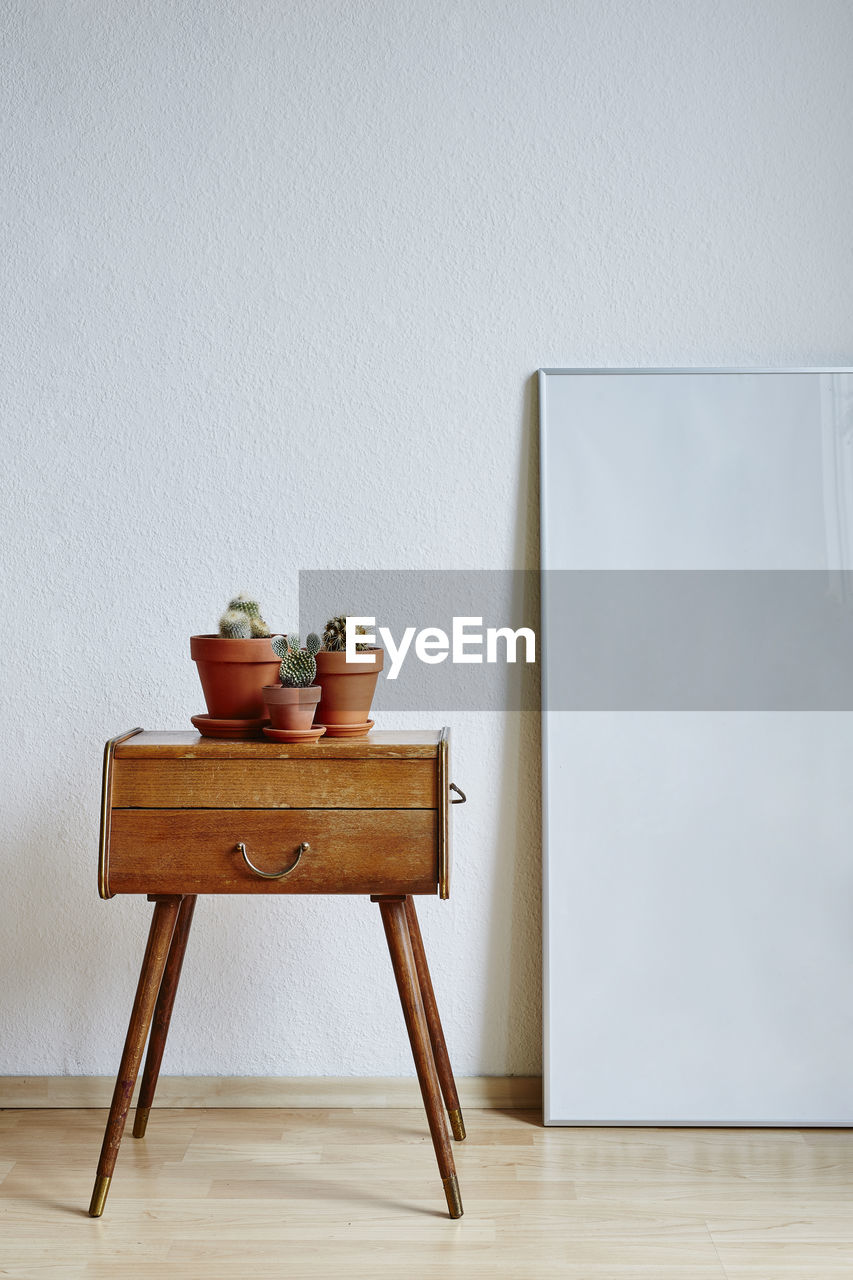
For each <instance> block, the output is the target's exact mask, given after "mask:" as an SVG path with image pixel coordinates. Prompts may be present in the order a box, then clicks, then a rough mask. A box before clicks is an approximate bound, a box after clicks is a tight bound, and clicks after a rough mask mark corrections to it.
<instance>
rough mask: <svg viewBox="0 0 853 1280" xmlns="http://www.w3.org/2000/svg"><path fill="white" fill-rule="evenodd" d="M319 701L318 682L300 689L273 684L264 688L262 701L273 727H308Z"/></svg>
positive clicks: (311, 722) (312, 721)
mask: <svg viewBox="0 0 853 1280" xmlns="http://www.w3.org/2000/svg"><path fill="white" fill-rule="evenodd" d="M319 701H320V686H319V685H318V684H309V685H306V686H305V687H304V688H302V689H290V688H287V687H286V686H285V685H282V684H274V685H268V686H267V687H266V688H265V689H264V702H265V703H266V707H267V714H268V715H269V718H270V720H271V721H272V727H273V728H274V729H310V728H311V725H312V724H313V723H314V712H315V711H316V710H317V703H318V702H319Z"/></svg>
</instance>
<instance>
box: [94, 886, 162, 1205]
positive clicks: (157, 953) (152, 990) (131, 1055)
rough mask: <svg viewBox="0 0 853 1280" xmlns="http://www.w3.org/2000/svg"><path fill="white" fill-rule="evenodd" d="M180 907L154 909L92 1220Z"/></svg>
mask: <svg viewBox="0 0 853 1280" xmlns="http://www.w3.org/2000/svg"><path fill="white" fill-rule="evenodd" d="M180 905H181V898H180V897H169V898H158V899H157V902H156V904H155V907H154V917H153V919H152V921H151V929H150V931H149V933H148V945H147V946H146V948H145V957H144V959H143V961H142V970H141V972H140V974H139V984H138V986H137V988H136V996H135V998H134V1001H133V1010H132V1012H131V1015H130V1025H129V1026H128V1028H127V1038H126V1039H125V1042H124V1052H123V1053H122V1055H121V1065H120V1066H119V1069H118V1078H117V1079H116V1087H115V1090H114V1091H113V1100H112V1103H111V1105H110V1114H109V1119H108V1120H107V1129H106V1133H105V1134H104V1142H103V1146H102V1147H101V1158H100V1160H99V1161H98V1173H97V1177H96V1178H95V1189H94V1191H93V1192H92V1202H91V1204H90V1205H89V1216H90V1217H91V1218H99V1217H100V1216H101V1214H102V1213H103V1212H104V1204H105V1203H106V1199H107V1192H108V1191H109V1189H110V1179H111V1178H112V1176H113V1169H114V1168H115V1163H116V1157H117V1155H118V1149H119V1144H120V1143H121V1137H122V1134H123V1133H124V1125H125V1121H126V1120H127V1113H128V1111H129V1110H130V1102H131V1098H132V1097H133V1088H134V1085H135V1084H136V1077H137V1075H138V1074H139V1064H140V1062H141V1061H142V1051H143V1049H144V1048H145V1040H146V1038H147V1036H148V1028H149V1027H150V1026H151V1017H152V1015H153V1013H154V1002H155V1000H156V999H157V992H158V991H159V990H160V981H161V979H162V977H163V970H164V969H165V967H166V959H167V957H168V954H169V944H170V943H171V941H172V934H173V932H174V929H175V921H176V920H177V918H178V908H179V907H180Z"/></svg>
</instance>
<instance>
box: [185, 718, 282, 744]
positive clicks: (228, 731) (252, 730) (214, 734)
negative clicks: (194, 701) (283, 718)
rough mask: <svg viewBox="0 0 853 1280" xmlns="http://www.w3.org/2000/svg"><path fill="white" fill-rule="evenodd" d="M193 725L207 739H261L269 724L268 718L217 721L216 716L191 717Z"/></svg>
mask: <svg viewBox="0 0 853 1280" xmlns="http://www.w3.org/2000/svg"><path fill="white" fill-rule="evenodd" d="M190 719H191V720H192V723H193V724H194V725H195V727H196V729H198V731H199V733H200V734H201V735H202V736H203V737H205V738H235V739H243V738H259V737H260V736H261V729H262V728H263V727H264V725H265V724H269V719H268V718H267V717H266V716H261V717H260V719H258V720H217V719H216V718H215V716H201V715H199V716H190Z"/></svg>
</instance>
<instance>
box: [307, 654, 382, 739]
mask: <svg viewBox="0 0 853 1280" xmlns="http://www.w3.org/2000/svg"><path fill="white" fill-rule="evenodd" d="M359 656H360V657H364V658H367V657H370V658H372V659H373V662H372V663H367V662H347V655H346V652H345V651H344V650H341V651H340V652H337V653H328V652H327V651H326V650H325V649H321V650H320V652H319V653H318V654H317V677H316V679H317V683H318V685H319V686H320V688H321V689H322V690H323V696H322V698H321V699H320V706H319V708H318V710H317V719H318V722H319V723H320V724H364V723H365V721H366V720H367V718H368V716H369V715H370V704H371V702H372V701H373V694H374V692H375V691H376V681H377V680H378V679H379V672H380V671H381V670H382V664H383V663H384V661H385V650H384V649H370V650H369V651H368V652H366V653H363V654H360V655H359Z"/></svg>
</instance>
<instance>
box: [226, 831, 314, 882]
mask: <svg viewBox="0 0 853 1280" xmlns="http://www.w3.org/2000/svg"><path fill="white" fill-rule="evenodd" d="M237 848H238V849H239V850H240V852H241V853H242V855H243V861H244V862H245V864H246V866H247V867H248V868H249V870H250V871H254V873H255V875H256V876H261V878H262V879H264V880H281V879H282V878H283V877H284V876H289V875H290V873H291V871H293V869H294V868H295V867H296V866H297V864H298V862H299V859H300V858H301V857H302V855H303V853H307V851H308V850H309V849H310V848H311V846H310V844H308V842H307V841H306V840H303V841H302V844H301V845H300V846H299V848H298V849H297V850H296V857H295V858H294V860H293V862H291V864H290V866H289V867H285V868H284V870H283V871H261V869H260V867H256V866H255V864H254V862H252V860H251V858H250V857H249V855H248V853H247V852H246V846H245V845H244V844H243V842H242V840H240V841H239V842H238V844H237Z"/></svg>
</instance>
